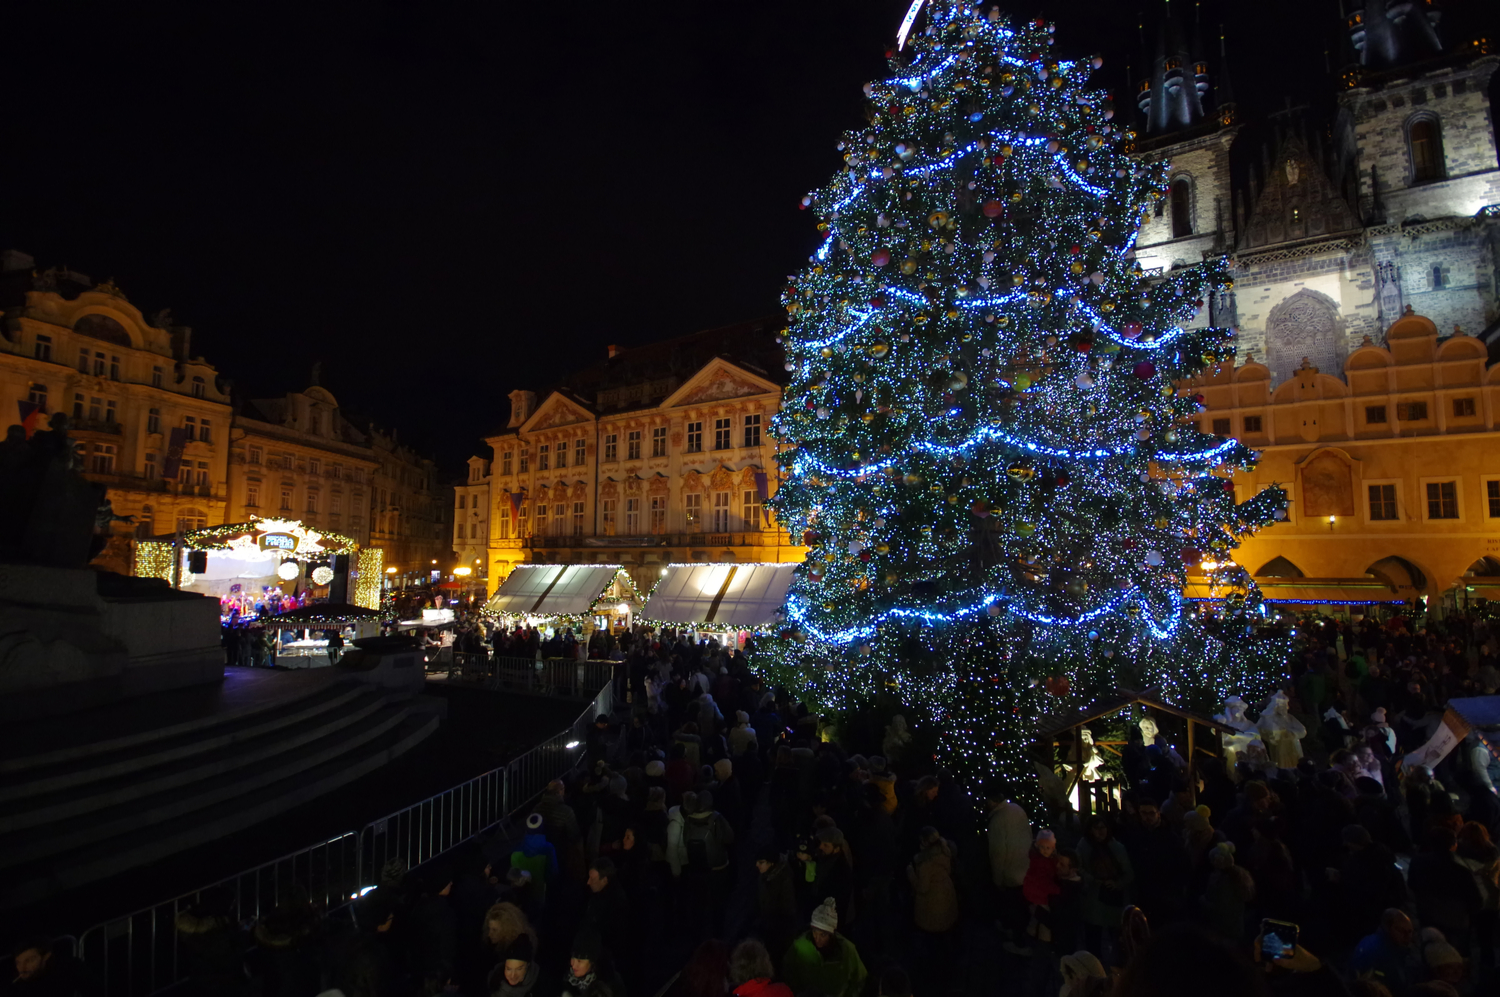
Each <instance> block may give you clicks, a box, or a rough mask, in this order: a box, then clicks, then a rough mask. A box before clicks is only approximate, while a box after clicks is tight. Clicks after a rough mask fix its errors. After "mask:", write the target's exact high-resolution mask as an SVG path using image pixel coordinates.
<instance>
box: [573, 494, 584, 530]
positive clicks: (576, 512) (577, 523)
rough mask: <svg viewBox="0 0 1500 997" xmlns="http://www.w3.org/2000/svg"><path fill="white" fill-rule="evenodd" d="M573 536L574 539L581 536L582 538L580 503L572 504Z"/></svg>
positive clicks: (581, 504) (581, 509)
mask: <svg viewBox="0 0 1500 997" xmlns="http://www.w3.org/2000/svg"><path fill="white" fill-rule="evenodd" d="M573 535H574V536H575V537H581V536H583V503H582V502H574V503H573Z"/></svg>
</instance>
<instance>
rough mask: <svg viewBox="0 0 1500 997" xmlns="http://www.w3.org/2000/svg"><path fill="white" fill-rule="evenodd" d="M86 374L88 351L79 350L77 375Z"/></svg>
mask: <svg viewBox="0 0 1500 997" xmlns="http://www.w3.org/2000/svg"><path fill="white" fill-rule="evenodd" d="M88 372H89V351H88V350H79V351H78V373H80V374H87V373H88Z"/></svg>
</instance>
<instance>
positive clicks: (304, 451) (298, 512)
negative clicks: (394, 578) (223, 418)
mask: <svg viewBox="0 0 1500 997" xmlns="http://www.w3.org/2000/svg"><path fill="white" fill-rule="evenodd" d="M379 466H380V465H379V462H378V461H377V460H376V459H375V455H374V453H373V452H372V451H371V449H370V446H369V443H368V440H367V437H366V435H365V434H364V433H362V432H360V431H359V430H358V429H357V428H356V427H355V426H354V425H352V424H351V423H350V422H349V421H348V420H347V419H345V418H344V416H343V414H342V413H341V412H340V411H339V404H338V401H337V400H336V399H335V398H334V397H333V395H332V393H330V392H329V391H328V389H326V388H323V387H320V386H318V385H316V384H314V385H312V386H311V387H308V388H306V389H305V390H303V391H291V392H288V393H287V394H286V396H285V397H284V398H265V399H256V400H246V401H244V402H241V403H240V404H239V405H238V406H237V411H236V412H235V414H234V429H233V431H232V433H231V440H230V458H229V487H228V494H229V510H230V511H229V518H228V522H235V523H240V522H247V521H249V519H250V518H251V517H252V516H265V517H273V518H279V519H297V520H301V521H302V522H303V523H305V524H307V525H308V526H311V527H317V528H321V529H326V530H331V531H333V532H335V533H341V534H343V535H344V536H347V537H352V538H353V539H354V540H355V541H356V542H357V543H358V544H359V545H360V546H361V547H365V546H369V544H370V519H369V510H370V495H371V492H372V489H373V483H374V478H375V471H376V470H377V469H378V468H379Z"/></svg>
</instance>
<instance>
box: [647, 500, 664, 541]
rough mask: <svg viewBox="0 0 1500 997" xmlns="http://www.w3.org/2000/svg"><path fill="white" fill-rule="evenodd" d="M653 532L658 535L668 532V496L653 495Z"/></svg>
mask: <svg viewBox="0 0 1500 997" xmlns="http://www.w3.org/2000/svg"><path fill="white" fill-rule="evenodd" d="M651 532H652V533H654V534H657V535H660V534H663V533H665V532H667V497H666V496H665V495H653V496H652V497H651Z"/></svg>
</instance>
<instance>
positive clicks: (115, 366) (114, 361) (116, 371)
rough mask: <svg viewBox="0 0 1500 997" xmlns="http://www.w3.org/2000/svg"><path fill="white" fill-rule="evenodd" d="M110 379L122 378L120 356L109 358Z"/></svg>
mask: <svg viewBox="0 0 1500 997" xmlns="http://www.w3.org/2000/svg"><path fill="white" fill-rule="evenodd" d="M109 379H110V380H111V381H118V380H119V379H120V358H119V357H110V358H109Z"/></svg>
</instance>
